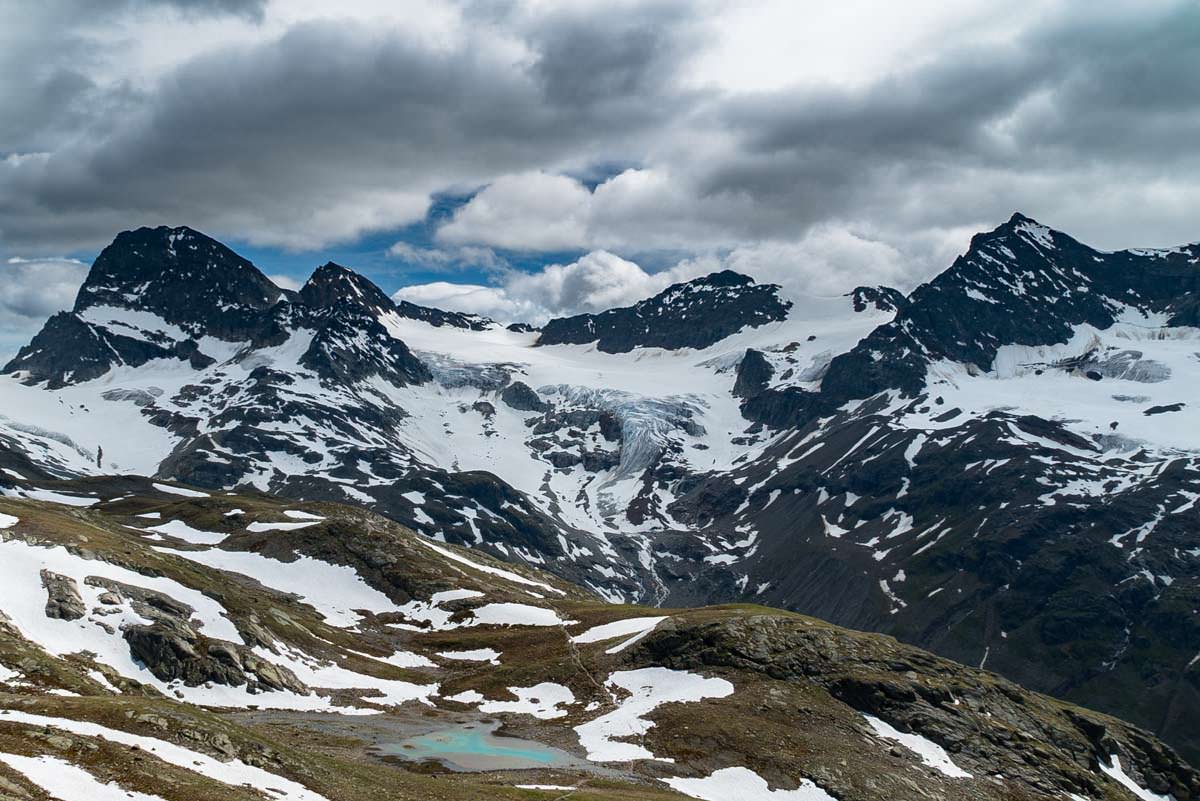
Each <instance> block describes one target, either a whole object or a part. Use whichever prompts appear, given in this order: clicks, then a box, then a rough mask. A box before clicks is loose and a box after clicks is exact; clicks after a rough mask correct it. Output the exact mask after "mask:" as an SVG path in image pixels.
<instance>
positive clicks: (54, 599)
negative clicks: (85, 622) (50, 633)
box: [42, 570, 87, 620]
mask: <svg viewBox="0 0 1200 801" xmlns="http://www.w3.org/2000/svg"><path fill="white" fill-rule="evenodd" d="M42 586H43V587H45V588H46V617H49V618H54V619H56V620H79V619H80V618H81V617H83V616H84V615H86V614H87V607H86V606H85V605H84V603H83V598H82V597H81V596H80V595H79V587H77V586H76V585H75V579H73V578H71V577H70V576H63V575H61V574H59V573H54V572H51V571H49V570H43V571H42Z"/></svg>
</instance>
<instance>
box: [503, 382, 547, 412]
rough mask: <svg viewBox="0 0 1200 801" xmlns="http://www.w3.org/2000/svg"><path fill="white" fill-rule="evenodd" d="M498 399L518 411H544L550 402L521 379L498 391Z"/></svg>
mask: <svg viewBox="0 0 1200 801" xmlns="http://www.w3.org/2000/svg"><path fill="white" fill-rule="evenodd" d="M500 400H502V401H504V403H506V404H507V405H508V406H510V407H511V408H513V409H516V410H517V411H519V412H545V411H548V410H549V409H550V404H548V403H546V402H545V401H544V400H542V399H541V397H539V396H538V394H537V393H536V392H534V391H533V389H531V388H530V386H529V385H528V384H526V383H525V382H523V381H514V382H512V383H511V384H509V385H508V386H507V387H505V388H504V390H503V391H502V392H501V393H500Z"/></svg>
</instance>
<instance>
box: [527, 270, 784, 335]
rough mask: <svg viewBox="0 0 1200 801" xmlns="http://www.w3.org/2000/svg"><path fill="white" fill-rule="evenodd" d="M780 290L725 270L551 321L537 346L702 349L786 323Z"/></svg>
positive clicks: (774, 286)
mask: <svg viewBox="0 0 1200 801" xmlns="http://www.w3.org/2000/svg"><path fill="white" fill-rule="evenodd" d="M778 290H779V287H778V286H776V285H774V284H755V283H754V281H753V279H751V278H748V277H746V276H744V275H739V274H738V273H735V272H732V271H730V270H725V271H723V272H719V273H713V274H712V275H709V276H706V277H704V278H697V279H696V280H694V281H689V282H688V283H685V284H675V285H674V286H670V287H668V288H667V289H665V290H663V291H662V292H661V293H659V294H658V295H655V296H654V297H652V298H650V299H649V300H643V301H642V302H640V303H637V304H635V305H633V306H630V307H627V308H623V309H610V310H608V311H606V312H601V313H600V314H580V315H577V316H575V317H566V318H558V319H555V320H551V321H550V322H548V323H546V325H545V326H544V327H543V328H542V333H541V335H540V336H539V337H538V341H537V344H539V345H563V344H572V345H585V344H588V343H591V342H596V343H597V347H598V348H599V349H600V350H602V351H604V352H605V353H626V352H628V351H631V350H633V349H634V348H666V349H668V350H677V349H679V348H696V349H700V348H706V347H708V346H709V345H712V344H713V343H715V342H719V341H721V340H722V339H724V338H725V337H727V336H730V335H731V334H735V333H737V332H738V331H740V330H742V329H743V328H748V327H750V328H753V327H756V326H760V325H766V324H767V323H771V322H776V321H779V320H783V319H785V318H786V317H787V312H788V309H790V308H791V303H790V302H788V301H785V300H781V299H780V298H779V295H778Z"/></svg>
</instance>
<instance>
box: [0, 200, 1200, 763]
mask: <svg viewBox="0 0 1200 801" xmlns="http://www.w3.org/2000/svg"><path fill="white" fill-rule="evenodd" d="M1198 276H1200V246H1196V245H1190V246H1185V247H1180V248H1173V249H1167V250H1126V251H1119V252H1115V253H1106V252H1101V251H1098V250H1095V249H1093V248H1090V247H1088V246H1086V245H1084V244H1082V243H1079V242H1077V241H1076V240H1074V239H1072V238H1071V237H1069V236H1067V235H1066V234H1063V233H1061V232H1057V231H1053V230H1051V229H1049V228H1047V227H1045V226H1042V225H1040V224H1039V223H1037V222H1035V221H1033V220H1031V219H1029V218H1027V217H1024V216H1021V215H1016V216H1014V217H1013V218H1012V219H1011V220H1009V221H1008V222H1006V223H1004V224H1003V225H1001V226H999V227H997V228H996V229H995V230H993V231H990V232H986V233H981V234H979V235H977V236H976V237H974V239H973V240H972V242H971V246H970V248H969V249H968V250H967V252H966V253H964V254H963V255H962V256H961V257H959V258H958V259H957V260H956V261H955V262H954V264H952V265H951V266H950V267H949V268H948V269H947V270H946V271H945V272H943V273H942V274H940V275H938V276H937V277H935V278H933V279H932V280H931V281H930V282H928V283H926V284H924V285H922V286H920V287H918V288H916V289H915V290H914V291H913V292H911V293H908V294H907V295H905V294H902V293H900V292H898V291H897V290H895V289H890V288H886V287H861V288H859V289H857V290H855V291H854V292H852V293H850V294H849V295H847V296H843V297H832V298H816V297H785V296H784V295H783V293H782V291H781V290H780V289H779V288H778V287H775V286H773V285H768V284H757V283H754V282H753V281H751V279H749V278H747V277H745V276H739V275H736V274H733V273H728V272H725V273H717V274H715V275H712V276H707V277H705V278H700V279H697V280H696V281H692V282H689V283H686V284H681V285H677V286H673V287H670V288H669V289H667V290H665V291H664V292H662V293H660V294H659V295H657V296H655V297H653V298H649V299H647V300H645V301H643V302H641V303H639V304H636V305H634V306H631V307H629V308H624V309H614V310H609V311H606V312H602V313H600V314H594V315H581V316H578V317H572V318H566V319H563V320H556V321H551V322H550V323H549V324H547V325H546V326H544V327H543V328H542V329H541V330H540V331H539V330H531V329H529V328H528V327H526V326H509V327H505V326H502V325H500V324H497V323H495V322H492V321H489V320H484V319H482V318H478V317H473V316H470V315H459V314H454V313H448V312H441V311H438V310H433V309H423V308H422V307H419V306H414V305H413V304H407V303H400V304H395V303H393V302H392V301H391V299H389V298H388V297H387V296H386V295H385V294H384V293H383V292H382V291H380V290H379V289H378V288H377V287H375V286H374V285H373V284H371V283H370V282H369V281H367V280H366V279H365V278H363V277H361V276H358V275H356V274H355V273H353V272H352V271H350V270H347V269H346V268H343V267H340V266H338V265H334V264H326V265H325V266H323V267H321V268H319V269H318V270H317V271H316V272H314V274H313V277H312V278H311V279H310V280H309V282H308V283H307V284H306V286H305V287H304V288H303V289H302V290H301V291H300V292H298V293H292V292H287V291H284V290H279V289H277V288H274V287H273V285H271V284H270V282H269V281H268V280H267V279H266V278H265V276H262V275H261V273H259V272H258V270H257V269H256V268H255V267H254V266H253V265H252V264H250V263H249V262H248V261H245V260H243V259H240V258H239V257H237V256H236V254H233V253H232V252H231V251H228V250H227V249H225V248H224V247H223V246H221V245H219V243H216V242H214V241H213V240H211V239H208V238H207V237H204V235H202V234H199V233H198V232H195V231H191V230H190V229H166V228H160V229H141V230H139V231H135V232H130V233H126V234H122V235H120V236H118V238H117V240H115V241H114V243H113V244H112V245H111V246H110V247H109V248H107V249H106V250H105V251H104V253H102V254H101V257H100V258H99V259H98V260H97V263H96V267H94V268H93V274H92V276H89V279H88V281H87V283H86V284H85V285H84V289H83V290H81V292H80V296H79V300H78V302H77V304H76V307H75V309H74V310H73V311H71V312H67V313H64V314H62V315H57V316H56V317H54V318H52V319H51V320H50V321H48V322H47V324H46V327H45V328H44V329H43V331H42V332H41V333H39V334H38V335H37V337H35V339H34V340H33V342H32V343H31V344H30V345H29V346H28V347H27V348H25V349H23V350H22V351H21V353H20V354H19V355H18V356H17V358H16V359H14V360H13V361H12V362H11V363H10V364H9V365H8V366H7V367H6V372H7V373H8V375H7V376H5V377H3V378H0V415H2V417H0V467H3V468H7V469H9V470H12V471H15V472H17V473H19V474H21V475H26V476H40V477H43V478H47V479H48V478H51V477H57V478H72V477H79V476H87V475H115V474H141V475H150V476H154V477H155V478H157V479H159V480H179V481H185V482H187V483H190V484H193V485H196V486H201V487H205V488H208V489H210V490H212V491H217V490H220V491H240V492H250V491H256V492H266V493H271V494H273V495H276V496H279V497H285V498H293V499H304V500H306V501H326V502H336V503H350V504H357V505H359V506H362V507H365V508H368V509H370V510H373V511H375V512H378V513H380V514H382V515H385V516H386V517H388V518H390V519H392V520H394V521H397V522H399V523H401V524H403V525H405V526H408V527H410V528H411V529H412V530H414V531H417V532H419V533H420V534H423V535H425V536H427V537H433V538H437V539H440V540H444V541H447V542H450V543H455V544H461V545H468V546H471V547H473V548H475V549H477V550H482V551H486V552H488V553H490V554H492V555H493V556H496V557H499V558H502V559H505V560H508V561H510V562H513V563H517V564H523V565H525V566H529V567H533V568H539V569H546V570H549V571H551V572H553V573H554V574H556V575H558V576H560V577H563V578H565V579H567V580H569V581H571V582H572V583H574V584H576V585H578V586H581V587H584V588H586V589H587V590H588V591H590V592H594V593H597V594H599V595H600V596H601V597H603V598H605V599H607V600H610V601H627V602H636V603H642V604H649V605H670V606H687V607H691V606H699V605H702V604H707V603H742V602H753V603H760V604H765V605H767V606H771V607H776V608H779V609H784V610H791V611H795V612H800V613H803V614H809V615H815V616H817V617H820V618H824V619H826V620H828V621H830V622H832V623H835V624H838V625H843V626H850V627H854V628H859V629H865V630H872V631H878V632H884V633H888V634H893V635H895V636H897V637H899V638H900V639H902V640H904V641H906V642H909V643H912V644H915V645H919V646H921V647H924V648H927V649H930V650H932V651H934V652H936V653H938V654H940V655H942V656H946V657H950V658H952V659H955V660H957V661H959V662H962V663H965V664H970V665H975V666H979V667H982V668H985V669H988V670H995V671H997V672H999V673H1001V674H1002V675H1004V676H1006V677H1008V678H1010V679H1013V680H1015V681H1018V682H1020V683H1021V684H1024V685H1026V686H1028V687H1031V688H1033V689H1035V690H1038V691H1042V692H1048V693H1051V694H1054V695H1057V696H1059V697H1062V698H1065V699H1067V700H1070V701H1075V702H1079V703H1085V704H1087V705H1092V706H1095V707H1097V708H1099V709H1101V710H1103V711H1105V712H1109V713H1113V714H1117V715H1120V716H1122V717H1125V718H1126V719H1129V720H1131V721H1133V722H1135V723H1136V724H1138V725H1140V726H1143V727H1144V728H1146V729H1148V730H1150V731H1153V732H1154V733H1156V734H1157V735H1159V736H1162V737H1163V738H1164V739H1165V740H1166V741H1167V742H1169V743H1171V744H1173V745H1175V746H1176V747H1178V748H1179V749H1180V750H1181V752H1182V753H1183V754H1184V755H1185V757H1186V758H1189V759H1192V760H1193V761H1197V760H1200V737H1198V735H1197V732H1196V730H1195V727H1194V726H1192V725H1191V720H1192V718H1193V717H1194V715H1195V714H1197V713H1200V660H1198V659H1197V658H1196V657H1197V654H1200V623H1198V622H1197V617H1196V615H1195V610H1196V609H1197V608H1200V579H1198V575H1200V543H1198V542H1197V540H1196V531H1197V530H1198V529H1200V510H1198V509H1197V504H1196V501H1197V500H1198V499H1200V463H1198V461H1197V454H1198V453H1200V434H1198V433H1197V432H1200V404H1198V403H1196V402H1194V400H1193V399H1194V397H1195V394H1196V387H1197V386H1200V381H1198V380H1197V379H1198V376H1200V357H1198V356H1197V354H1198V353H1200V329H1198V328H1197V326H1196V324H1197V322H1198V321H1197V319H1196V317H1195V314H1196V310H1197V308H1200V300H1198V297H1200V296H1198V293H1197V281H1198V280H1200V278H1198ZM201 284H202V285H203V286H201ZM183 287H191V289H190V290H189V291H190V292H191V293H192V296H193V297H204V298H207V299H210V300H211V303H206V304H198V303H185V302H183V301H182V300H181V297H182V295H181V293H182V292H183V291H184V290H183V289H182V288H183ZM99 447H102V449H103V454H102V457H101V458H99V459H97V456H98V454H97V449H98V448H99ZM97 462H99V464H97ZM5 476H7V474H5ZM5 476H0V482H4V481H6V480H8V479H11V476H8V478H5ZM14 480H15V479H14ZM69 606H70V604H69V603H68V604H67V607H66V608H69ZM186 639H187V637H186V636H185V637H184V640H185V641H186ZM243 656H244V655H243ZM243 661H244V660H243Z"/></svg>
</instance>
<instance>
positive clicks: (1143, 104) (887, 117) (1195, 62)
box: [700, 4, 1200, 238]
mask: <svg viewBox="0 0 1200 801" xmlns="http://www.w3.org/2000/svg"><path fill="white" fill-rule="evenodd" d="M1197 74H1200V6H1197V5H1195V4H1180V5H1178V6H1177V7H1175V8H1173V9H1170V10H1168V11H1166V12H1165V13H1160V14H1156V13H1147V14H1146V15H1145V17H1144V18H1135V19H1133V20H1130V19H1128V18H1122V19H1120V20H1119V21H1118V20H1099V21H1098V20H1090V19H1089V18H1088V17H1087V15H1086V14H1082V15H1078V16H1074V15H1073V16H1071V17H1069V18H1066V17H1064V19H1063V20H1062V21H1060V22H1059V23H1057V24H1054V25H1048V26H1046V27H1042V28H1037V29H1035V30H1033V31H1032V32H1030V33H1029V34H1028V35H1026V36H1025V37H1023V38H1022V39H1020V40H1019V41H1017V42H1015V43H1008V44H1002V45H993V46H990V47H980V46H974V47H971V48H969V49H966V48H964V49H957V50H956V49H954V48H952V47H951V48H948V49H947V50H946V51H944V52H943V53H942V54H941V55H940V56H939V57H938V58H937V59H935V60H933V61H931V62H929V63H925V64H922V65H921V66H918V67H915V68H913V69H912V70H910V71H907V72H904V73H899V74H893V75H889V76H885V77H884V78H882V79H880V80H878V81H876V82H873V83H870V84H868V85H866V86H865V87H861V88H857V89H853V90H834V89H824V90H812V89H807V90H798V91H781V92H775V93H764V94H760V95H755V96H751V97H741V98H733V99H730V100H729V101H728V102H726V103H723V104H721V105H720V106H719V107H718V108H716V109H715V110H714V112H713V113H714V115H715V116H716V120H715V123H714V124H716V125H719V126H722V127H724V128H725V129H727V130H731V131H735V132H736V134H737V138H738V140H737V141H738V145H737V147H735V148H733V149H732V150H731V153H730V157H729V158H728V159H727V160H726V161H724V162H723V163H719V164H714V165H711V167H710V168H709V169H708V170H707V171H705V172H704V173H703V174H702V177H701V179H700V182H701V190H700V191H701V192H702V193H721V192H736V193H744V194H748V195H750V196H753V197H755V198H758V199H760V200H762V201H763V206H764V207H766V208H774V209H777V210H780V211H784V212H785V213H786V214H787V216H788V217H789V218H790V219H791V221H792V223H793V224H797V223H799V224H804V223H806V222H816V221H819V220H821V219H827V218H830V217H838V216H842V215H846V214H850V213H852V212H853V211H854V210H856V209H858V210H862V211H867V212H868V213H876V214H886V213H888V212H887V211H886V210H885V209H879V210H877V211H875V212H871V211H870V210H871V209H872V207H873V206H876V205H879V204H881V202H882V204H883V205H885V206H889V207H890V208H891V209H892V211H891V213H892V214H897V215H908V214H915V216H917V217H919V218H920V220H919V223H923V224H929V223H931V222H939V223H949V222H951V221H952V220H953V219H954V218H955V217H956V216H958V217H959V219H961V218H962V215H963V212H964V207H963V205H962V203H961V201H962V200H963V198H964V194H963V193H961V192H954V193H953V195H952V198H953V199H952V201H951V202H947V201H950V198H946V197H945V196H943V202H940V203H939V202H938V197H937V196H938V195H939V194H940V193H942V192H943V191H945V189H946V185H947V184H948V183H953V182H955V181H968V182H969V181H980V180H981V176H983V177H984V178H983V180H984V181H985V182H986V185H979V186H978V188H979V190H980V191H979V192H978V193H977V194H976V195H975V196H974V197H973V198H971V202H970V209H969V212H968V214H969V215H971V216H968V217H967V219H998V218H999V217H1001V216H1003V215H1004V214H1006V213H1007V212H1009V211H1011V210H1013V209H1014V208H1016V207H1017V206H1018V205H1022V199H1023V197H1024V198H1026V202H1036V203H1039V204H1041V205H1042V207H1043V208H1053V206H1052V204H1046V203H1044V202H1043V199H1042V198H1041V197H1038V196H1037V195H1032V196H1031V194H1030V192H1029V189H1030V183H1026V181H1031V182H1033V183H1034V184H1037V183H1039V182H1040V179H1043V178H1053V179H1054V180H1056V181H1061V182H1062V187H1063V189H1064V190H1066V191H1070V190H1071V187H1072V183H1073V181H1074V180H1075V179H1074V178H1073V177H1072V176H1071V175H1069V174H1067V173H1068V172H1069V171H1072V170H1077V171H1080V173H1081V174H1082V175H1083V176H1086V177H1087V178H1088V179H1089V181H1094V182H1096V183H1103V182H1105V181H1107V182H1108V184H1109V185H1110V186H1114V187H1115V186H1125V185H1126V183H1127V182H1130V181H1133V182H1137V181H1155V180H1160V179H1163V178H1171V177H1174V178H1179V177H1180V174H1179V173H1178V170H1179V168H1180V167H1186V169H1187V170H1188V171H1189V172H1188V173H1186V174H1189V175H1190V176H1191V177H1192V178H1194V177H1198V176H1200V158H1198V156H1197V151H1196V148H1195V146H1194V143H1195V142H1196V141H1197V137H1198V136H1200V83H1198V82H1197V81H1196V80H1195V77H1194V76H1196V75H1197ZM1135 188H1136V187H1135ZM924 193H929V194H930V195H931V196H930V197H922V195H923V194H924ZM967 194H970V193H967ZM914 205H916V206H917V208H913V206H914ZM775 217H776V215H769V216H768V218H766V219H760V220H759V221H758V224H759V225H760V226H762V227H763V228H764V229H765V230H762V231H760V232H761V233H769V232H770V229H771V228H773V227H774V226H776V225H778V224H779V222H780V221H779V220H777V219H774V218H775ZM1063 224H1064V225H1065V223H1063ZM1104 224H1105V225H1107V224H1108V221H1105V223H1104ZM1184 234H1185V232H1184V231H1180V235H1184ZM1129 235H1132V236H1137V235H1138V234H1137V232H1136V231H1130V232H1129ZM1197 236H1200V230H1197V231H1193V232H1192V233H1191V234H1190V237H1191V238H1196V237H1197Z"/></svg>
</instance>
